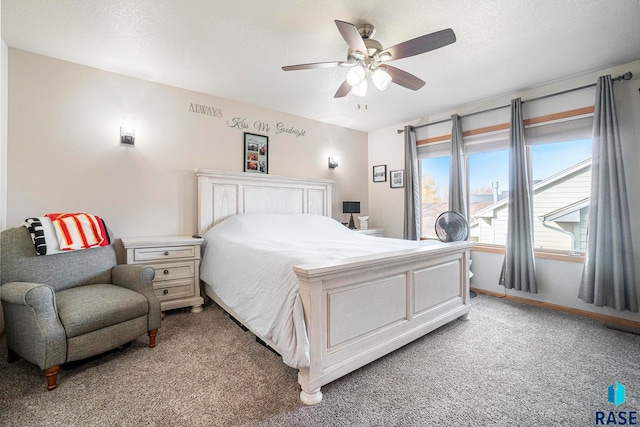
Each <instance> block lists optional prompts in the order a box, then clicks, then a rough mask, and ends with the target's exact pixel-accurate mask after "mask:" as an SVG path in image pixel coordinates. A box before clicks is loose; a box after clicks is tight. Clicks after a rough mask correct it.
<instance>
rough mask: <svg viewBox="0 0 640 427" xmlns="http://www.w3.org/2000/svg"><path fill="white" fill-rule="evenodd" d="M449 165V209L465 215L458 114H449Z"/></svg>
mask: <svg viewBox="0 0 640 427" xmlns="http://www.w3.org/2000/svg"><path fill="white" fill-rule="evenodd" d="M451 122H452V123H453V126H452V129H451V167H450V168H449V210H450V211H456V212H460V213H461V214H462V215H464V217H465V218H468V217H467V197H466V183H467V177H466V169H465V167H464V162H463V154H464V153H463V143H462V125H461V124H460V116H458V115H457V114H454V115H452V116H451Z"/></svg>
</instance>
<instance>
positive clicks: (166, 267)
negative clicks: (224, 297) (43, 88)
mask: <svg viewBox="0 0 640 427" xmlns="http://www.w3.org/2000/svg"><path fill="white" fill-rule="evenodd" d="M122 245H123V246H124V249H125V251H126V263H127V264H144V265H147V266H149V267H152V268H153V269H154V270H155V273H156V275H155V278H154V279H153V293H154V294H155V295H156V296H157V297H158V299H159V300H160V301H161V304H160V307H161V308H162V311H166V310H174V309H176V308H182V307H187V306H191V312H192V313H199V312H201V311H202V304H203V303H204V300H203V299H202V297H201V296H200V247H201V245H202V239H201V238H196V237H192V236H155V237H153V236H152V237H123V238H122Z"/></svg>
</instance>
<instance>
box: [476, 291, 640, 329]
mask: <svg viewBox="0 0 640 427" xmlns="http://www.w3.org/2000/svg"><path fill="white" fill-rule="evenodd" d="M471 290H472V291H473V292H475V293H477V294H484V295H489V296H492V297H498V298H502V299H506V300H509V301H515V302H520V303H523V304H529V305H534V306H536V307H544V308H548V309H550V310H555V311H562V312H563V313H569V314H574V315H576V316H582V317H589V318H591V319H595V320H600V321H602V322H606V323H611V324H614V325H620V326H624V327H627V328H632V329H640V322H636V321H634V320H628V319H621V318H619V317H614V316H608V315H606V314H600V313H593V312H591V311H586V310H580V309H577V308H571V307H567V306H564V305H559V304H553V303H550V302H543V301H536V300H532V299H528V298H523V297H517V296H514V295H505V294H502V293H500V292H493V291H487V290H485V289H478V288H471Z"/></svg>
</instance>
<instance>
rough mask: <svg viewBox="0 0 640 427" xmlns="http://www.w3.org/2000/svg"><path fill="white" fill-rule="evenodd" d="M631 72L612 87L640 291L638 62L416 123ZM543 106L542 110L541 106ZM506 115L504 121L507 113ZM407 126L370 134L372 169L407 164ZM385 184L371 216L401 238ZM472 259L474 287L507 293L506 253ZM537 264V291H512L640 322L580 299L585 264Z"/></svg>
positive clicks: (575, 100)
mask: <svg viewBox="0 0 640 427" xmlns="http://www.w3.org/2000/svg"><path fill="white" fill-rule="evenodd" d="M627 71H631V72H632V73H633V79H632V80H630V81H623V82H617V83H615V85H614V91H615V96H616V104H617V107H618V108H617V112H618V122H619V127H620V132H621V138H622V142H623V151H624V161H625V165H624V166H625V175H626V182H627V186H628V193H629V204H630V206H629V207H630V210H631V222H632V230H633V233H632V235H633V237H634V241H633V244H634V255H635V259H636V266H637V267H636V268H637V271H636V277H637V278H638V279H637V286H636V287H637V289H638V294H639V295H640V215H638V214H637V213H638V212H640V191H638V190H637V188H636V186H637V184H636V183H638V182H640V147H639V145H640V93H639V92H638V91H639V88H640V61H635V62H632V63H629V64H624V65H620V66H615V67H611V68H607V69H604V70H599V71H595V72H591V73H587V74H585V75H581V76H576V77H571V78H567V79H566V80H563V81H558V82H555V83H553V84H549V85H546V86H544V87H539V88H535V89H530V90H526V91H522V92H519V93H513V94H504V95H502V96H499V97H496V98H492V99H489V100H484V101H481V102H478V103H474V104H471V105H467V106H461V107H460V109H459V110H455V111H447V112H443V113H441V114H437V115H433V116H429V117H424V118H421V119H420V120H417V121H416V122H415V123H412V124H414V125H419V124H422V123H430V122H435V121H439V120H442V119H446V118H449V117H450V116H451V114H453V113H457V114H460V115H464V114H469V113H471V112H475V111H481V110H485V109H488V108H493V107H498V106H502V105H508V104H509V103H510V101H511V99H513V98H516V97H521V98H522V99H523V100H527V99H532V98H535V97H539V96H543V95H547V94H551V93H556V92H559V91H562V90H566V89H572V88H576V87H581V86H584V85H588V84H591V83H595V82H596V81H597V78H598V76H602V75H606V74H611V75H612V76H613V77H617V76H618V75H620V74H623V73H625V72H627ZM593 93H594V90H593V89H588V90H585V91H580V92H574V93H573V95H572V96H569V97H564V98H563V97H551V98H547V99H545V100H542V101H538V102H532V103H531V104H527V109H528V117H532V116H538V115H541V114H548V113H553V112H557V111H563V110H567V109H571V108H578V107H584V106H587V105H589V103H590V105H593V103H594V101H595V99H594V97H593ZM543 104H544V110H542V107H543ZM508 111H509V110H508V109H506V113H505V111H504V110H498V111H495V112H493V113H490V114H487V115H478V116H473V117H471V118H469V119H467V120H463V130H465V129H474V128H478V127H481V126H487V125H492V124H497V123H503V122H508V121H509V119H508V114H509V113H508ZM505 114H506V116H505V117H506V119H505V117H503V116H504V115H505ZM483 116H484V117H483ZM403 126H404V125H403V124H399V125H397V126H393V127H392V128H387V129H382V130H379V131H377V132H371V133H370V134H369V168H370V169H371V166H372V165H373V164H377V163H385V162H386V161H387V160H386V159H388V162H390V163H393V165H394V167H395V166H399V168H403V166H401V165H402V163H403V137H402V135H398V134H397V129H401V128H402V127H403ZM450 132H451V123H450V122H448V123H444V124H442V125H437V126H434V127H430V128H422V133H423V134H422V135H421V138H425V137H433V136H439V135H443V134H448V133H450ZM425 133H426V134H425ZM370 173H371V172H370ZM381 185H382V184H375V183H372V182H371V180H369V203H370V206H371V216H372V218H376V217H377V218H379V222H377V223H376V226H377V227H383V228H385V231H387V233H386V234H387V236H389V237H402V210H403V200H404V199H403V198H402V196H403V195H402V194H396V193H394V192H393V191H390V190H389V189H386V188H382V187H381ZM398 224H399V226H398ZM472 259H473V267H472V271H473V273H474V277H473V278H472V280H471V286H472V287H476V288H479V289H485V290H489V291H493V292H500V293H504V292H505V289H504V288H503V287H501V286H498V277H499V274H500V268H501V266H502V260H503V255H499V254H491V253H483V252H473V253H472ZM536 264H537V272H538V280H539V282H540V283H539V293H538V294H536V295H534V294H529V293H526V292H518V291H513V290H508V291H507V293H508V294H510V295H517V296H519V297H523V298H530V299H535V300H539V301H545V302H549V303H553V304H559V305H563V306H567V307H571V308H577V309H581V310H587V311H592V312H597V313H601V314H607V315H611V316H615V317H621V318H626V319H631V320H635V321H640V314H637V313H630V312H628V311H626V312H622V313H620V312H618V311H615V310H612V309H608V308H597V307H594V306H593V305H590V304H586V303H584V302H583V301H582V300H580V299H578V297H577V295H578V289H579V286H580V278H581V274H582V267H583V266H582V264H580V263H574V262H563V261H554V260H543V259H538V260H536Z"/></svg>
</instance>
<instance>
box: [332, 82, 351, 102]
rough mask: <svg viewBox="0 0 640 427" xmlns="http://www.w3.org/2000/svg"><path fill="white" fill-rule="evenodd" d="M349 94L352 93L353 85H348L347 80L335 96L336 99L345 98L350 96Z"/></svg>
mask: <svg viewBox="0 0 640 427" xmlns="http://www.w3.org/2000/svg"><path fill="white" fill-rule="evenodd" d="M349 92H351V85H350V84H349V83H347V81H346V80H345V81H344V82H343V83H342V84H341V85H340V87H339V88H338V90H337V91H336V94H335V95H333V97H334V98H342V97H344V96H347V95H348V94H349Z"/></svg>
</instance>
